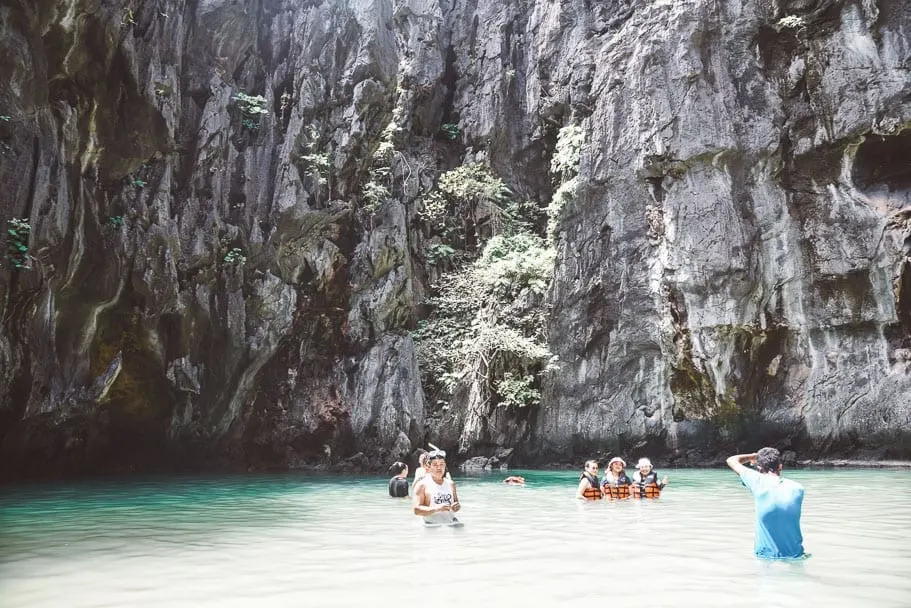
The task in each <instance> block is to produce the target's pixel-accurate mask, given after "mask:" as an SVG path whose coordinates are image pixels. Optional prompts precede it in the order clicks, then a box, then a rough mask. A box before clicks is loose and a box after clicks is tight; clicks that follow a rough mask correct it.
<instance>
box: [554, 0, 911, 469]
mask: <svg viewBox="0 0 911 608" xmlns="http://www.w3.org/2000/svg"><path fill="white" fill-rule="evenodd" d="M902 4H903V3H901V2H878V3H873V2H824V1H821V2H781V3H777V5H778V6H777V7H776V6H774V5H773V4H772V3H753V2H726V3H722V4H715V3H703V2H693V3H670V2H669V3H658V5H657V6H656V7H655V10H653V11H644V10H633V12H632V14H631V15H630V16H629V18H628V19H627V20H626V21H625V22H623V23H622V24H618V25H616V26H614V29H611V30H610V32H609V33H608V34H607V35H604V36H601V37H592V38H590V40H589V42H588V45H587V47H586V48H587V49H589V53H590V54H591V55H592V56H595V57H598V58H599V61H598V62H597V63H596V67H595V69H594V72H593V73H592V76H591V81H590V89H591V93H590V95H592V96H594V97H595V98H596V100H597V101H596V102H595V103H594V104H593V105H592V106H591V107H592V113H591V116H590V117H589V119H588V120H589V121H590V122H589V124H590V130H591V131H590V132H591V133H592V137H591V141H592V147H591V149H590V154H589V156H588V157H587V158H584V159H583V173H585V174H586V177H587V178H588V179H587V182H586V183H587V186H588V187H587V189H586V191H585V192H584V193H583V195H582V196H580V199H579V201H578V204H577V205H576V206H575V207H574V208H572V209H571V210H570V215H569V216H568V217H567V219H566V227H565V238H564V241H563V249H562V263H561V264H559V265H558V269H557V276H556V283H555V288H554V298H553V299H554V305H555V309H554V312H553V315H552V322H553V330H552V332H553V333H552V335H559V336H567V337H569V339H568V340H561V341H558V342H556V343H555V346H556V348H557V352H558V354H559V355H560V357H561V359H562V360H563V361H564V362H565V368H564V372H563V373H561V374H559V375H556V376H555V377H554V380H553V384H552V388H551V394H550V395H551V398H550V402H549V407H547V408H544V409H542V412H541V414H542V415H541V420H540V422H539V425H538V426H537V429H536V431H537V437H538V439H539V444H538V445H539V447H540V449H542V450H544V451H553V452H557V453H560V452H564V453H565V451H566V450H567V449H568V448H570V447H575V448H576V449H577V450H578V451H580V452H583V453H584V452H586V451H588V450H592V449H596V448H599V447H607V448H608V449H610V450H613V451H620V452H623V453H629V452H630V451H634V452H637V453H639V452H643V451H645V450H649V449H651V450H655V451H658V450H660V451H664V449H669V450H670V452H671V454H672V455H674V456H678V457H680V458H687V457H690V458H692V457H694V456H695V455H698V454H702V455H703V456H702V457H706V456H708V457H711V454H713V453H717V452H721V451H723V449H725V448H727V447H728V446H730V445H731V444H734V443H749V444H750V445H756V444H757V443H759V442H775V443H777V444H778V445H780V446H785V447H792V448H795V449H798V450H803V451H804V453H805V454H806V452H807V451H808V450H809V451H813V452H815V453H832V452H837V451H843V450H844V451H851V450H869V451H871V452H873V453H878V454H880V455H891V456H903V457H907V455H908V453H909V447H911V446H909V440H908V430H909V421H911V418H909V417H911V398H909V397H908V395H911V377H909V369H908V364H907V356H906V355H907V352H908V351H907V348H908V346H909V344H911V343H909V331H911V326H909V324H908V311H909V306H911V301H909V300H908V298H907V289H908V286H907V280H908V263H909V259H908V257H907V254H908V249H909V244H911V241H909V240H908V239H909V236H911V233H909V224H908V217H909V207H908V193H909V185H911V184H909V178H911V172H909V168H908V165H907V163H904V164H902V163H901V161H897V160H893V159H895V158H902V157H903V158H907V157H908V154H909V153H911V148H909V147H908V145H909V143H911V140H909V138H908V133H909V131H908V130H907V128H908V127H909V126H911V122H909V119H911V103H909V102H911V89H909V83H911V81H909V78H908V69H909V67H911V55H909V41H908V39H907V37H906V33H905V32H907V28H908V25H909V24H911V21H909V19H911V14H909V13H908V12H907V11H906V10H903V9H902ZM580 37H581V36H580ZM586 94H588V93H586ZM586 170H587V171H586ZM605 443H606V446H605Z"/></svg>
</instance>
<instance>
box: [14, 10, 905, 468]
mask: <svg viewBox="0 0 911 608" xmlns="http://www.w3.org/2000/svg"><path fill="white" fill-rule="evenodd" d="M135 4H136V5H135V6H133V5H131V4H129V3H127V6H126V7H125V6H124V3H122V2H113V1H108V0H69V1H63V0H60V1H58V2H54V1H52V0H43V1H39V2H25V1H24V0H20V1H14V2H8V3H6V4H4V5H3V6H2V7H0V15H2V34H3V35H2V42H0V44H2V47H3V48H2V52H3V54H4V56H5V57H7V58H9V60H7V61H4V62H2V63H0V83H2V84H0V115H2V116H4V117H8V119H4V120H2V121H0V144H2V146H0V184H2V186H3V188H4V190H5V192H6V194H7V196H5V197H3V198H2V199H0V219H3V220H7V219H10V218H26V219H27V220H28V222H29V224H30V226H31V234H30V237H29V240H28V248H29V254H30V256H31V266H32V268H31V269H30V270H14V269H13V268H12V266H11V265H10V264H8V263H4V265H3V268H2V272H0V289H2V300H0V313H2V322H3V325H2V333H0V430H2V431H3V432H2V435H3V439H2V441H3V443H2V453H3V458H4V460H5V461H6V462H8V463H11V466H10V467H6V470H7V471H15V473H17V474H22V475H28V474H33V473H34V474H37V473H40V472H43V471H48V470H58V471H59V470H64V471H97V470H110V469H123V468H130V467H133V468H137V469H139V468H143V469H150V468H153V467H156V466H161V465H163V464H166V465H167V466H177V465H182V466H213V465H223V466H230V467H238V466H244V467H256V468H261V467H286V466H301V465H306V464H315V463H333V462H339V461H340V460H346V459H347V461H348V462H349V463H353V466H364V465H365V464H369V463H373V464H380V463H382V464H388V461H389V460H390V459H393V458H399V457H403V456H406V455H407V454H409V453H410V452H411V451H412V449H413V448H414V447H417V446H418V445H421V444H423V443H424V442H425V440H426V439H428V438H429V439H430V440H431V441H434V440H436V441H437V442H438V443H442V444H444V447H448V448H452V447H455V446H461V447H462V452H463V453H464V454H465V455H466V456H470V455H472V454H474V453H482V454H484V455H487V456H490V455H492V454H494V452H495V450H494V449H493V448H494V446H498V445H499V446H505V447H515V448H516V452H515V454H516V456H515V457H516V458H518V459H524V460H526V461H534V460H542V459H544V460H554V459H570V458H577V457H582V455H585V457H588V455H589V454H593V453H599V452H610V451H623V452H624V453H625V454H628V453H629V452H631V451H635V452H637V453H636V455H639V454H638V452H639V451H643V450H649V451H651V452H652V455H661V454H663V455H666V456H669V457H672V458H679V459H681V460H684V461H686V460H689V461H697V460H705V459H706V458H708V459H711V458H712V457H714V456H715V455H716V454H717V453H719V452H721V451H724V450H726V449H729V448H733V447H735V445H736V444H745V443H747V442H750V445H752V444H753V443H755V442H759V441H762V442H775V443H777V444H778V445H780V446H781V447H787V448H790V449H794V450H797V451H798V452H802V451H808V450H809V451H812V452H814V453H818V454H827V453H841V452H844V453H851V452H864V451H870V452H871V453H874V454H879V455H883V456H893V457H907V456H909V455H911V443H909V431H911V398H909V397H908V395H909V394H911V375H909V365H911V361H909V359H911V258H909V254H911V211H909V207H911V169H909V168H908V164H907V162H906V159H907V158H908V157H909V155H911V135H909V134H911V84H909V82H911V80H909V69H911V41H909V39H908V38H907V32H908V31H911V14H909V13H908V11H907V10H905V7H904V3H903V2H901V1H900V0H892V1H888V0H884V1H881V2H872V1H866V0H865V1H860V0H858V1H855V2H848V1H826V0H817V1H812V0H802V1H792V2H777V3H769V2H759V3H754V2H747V1H743V2H738V1H736V0H735V1H732V2H725V3H714V2H711V3H710V2H703V1H693V2H687V3H679V2H669V1H668V2H651V1H648V2H647V1H645V0H638V1H637V0H629V1H627V0H615V1H605V2H570V1H568V0H565V1H562V2H542V1H539V2H531V1H520V0H516V1H513V2H498V3H474V2H461V1H455V2H436V1H433V0H407V1H406V0H397V1H394V2H389V1H384V0H370V1H368V0H349V1H348V2H335V1H332V2H328V1H326V2H318V1H313V2H300V1H294V2H292V1H290V0H262V1H255V0H204V1H199V2H186V1H183V0H163V1H161V2H157V3H135ZM239 93H244V94H248V95H251V96H256V95H262V97H263V101H262V102H253V104H252V105H246V106H245V105H244V103H243V102H242V101H239V100H238V99H237V96H238V94H239ZM263 111H265V112H266V113H263ZM444 122H449V123H458V126H459V133H458V139H457V141H449V140H448V138H446V137H442V136H440V125H441V123H444ZM571 122H572V123H575V124H580V125H582V127H583V129H584V131H585V132H586V134H587V145H586V147H585V148H584V152H583V157H582V167H581V175H580V183H581V187H580V190H579V193H578V197H577V199H576V200H575V202H573V203H572V204H571V205H569V206H568V207H567V208H566V209H564V212H563V215H562V218H561V222H560V225H559V233H558V235H559V239H558V261H557V265H556V270H555V276H554V281H553V287H552V292H551V295H550V300H551V306H552V308H551V312H550V341H551V348H552V350H553V351H554V352H555V353H556V354H557V355H558V356H559V360H560V361H559V364H560V369H559V370H558V371H556V372H552V373H550V375H548V376H547V377H546V378H545V386H546V391H545V393H544V399H543V403H542V405H541V406H540V408H539V409H538V410H537V411H534V412H519V413H517V414H516V413H510V412H508V411H504V410H502V409H495V408H494V409H491V408H490V407H488V406H487V405H486V403H487V402H486V401H485V400H483V399H475V400H472V397H471V394H472V391H471V390H466V391H463V393H464V394H463V393H460V394H463V397H462V398H463V399H464V400H465V401H466V403H453V404H451V408H450V410H449V412H450V413H449V414H447V415H446V416H444V417H443V418H441V417H440V416H439V415H436V414H435V415H434V417H433V419H428V420H425V417H426V416H427V414H428V412H425V404H424V398H423V393H422V389H421V386H420V379H419V378H420V377H419V374H418V370H417V360H416V357H415V353H414V346H413V344H412V340H411V337H410V336H409V334H408V330H409V329H410V328H411V327H413V324H414V322H415V320H416V319H417V318H418V317H419V316H420V315H421V314H422V312H421V311H422V307H421V302H422V300H423V298H424V296H425V295H426V293H427V289H428V283H429V279H430V277H432V276H433V275H432V272H431V271H430V270H428V269H427V268H426V265H425V264H424V262H423V259H422V251H423V249H424V238H425V234H424V232H423V231H422V229H421V226H420V223H419V222H418V221H417V219H416V212H415V209H416V208H417V207H418V201H419V200H420V198H421V196H422V194H424V193H426V192H427V191H428V190H429V188H431V187H432V185H433V183H434V180H435V178H436V176H437V175H439V173H440V172H441V171H442V170H443V169H445V168H450V167H452V166H454V165H455V164H458V163H460V162H472V161H486V162H488V163H489V164H490V166H491V167H492V168H493V169H494V171H495V172H496V173H497V174H498V175H500V176H501V177H502V178H503V179H504V180H505V181H506V182H507V183H508V184H509V186H510V188H511V189H512V190H513V192H514V193H515V194H516V196H521V197H525V198H529V199H533V200H540V201H543V202H545V203H546V201H547V200H548V198H549V197H550V196H551V194H552V188H553V185H552V183H551V181H550V178H549V176H548V167H549V165H550V155H551V154H552V153H553V150H554V145H555V141H556V133H557V131H558V129H559V128H560V127H561V126H563V125H564V124H568V123H571ZM390 125H391V126H392V127H393V128H392V129H389V126H390ZM384 145H385V146H386V147H385V148H384V147H383V146H384ZM390 145H391V146H392V148H391V149H392V152H391V158H390V160H389V163H388V164H389V167H388V169H389V171H390V175H391V177H390V178H388V181H387V182H386V186H388V189H389V196H387V197H384V198H383V200H382V201H380V202H381V204H378V205H370V204H369V197H368V196H367V195H366V194H365V193H366V192H367V190H366V185H367V184H368V183H370V182H371V181H374V179H379V178H375V176H376V175H379V174H378V173H376V172H375V169H376V163H377V161H376V159H377V158H378V155H379V154H380V153H381V152H380V151H381V150H384V149H385V150H387V151H388V150H389V146H390ZM383 179H387V178H383ZM374 207H375V208H376V210H375V212H374V211H373V209H374ZM118 353H121V360H120V361H121V365H120V369H119V373H118V375H117V379H116V380H115V381H114V382H113V384H111V385H110V387H109V390H105V391H103V396H101V395H102V392H98V391H94V392H93V391H92V390H89V387H93V386H95V385H97V384H98V383H97V381H96V378H99V377H101V378H107V379H108V380H109V379H110V378H109V371H110V370H111V369H114V368H115V367H116V366H114V367H112V361H116V358H117V356H118ZM105 386H107V384H105ZM744 447H748V446H746V445H745V446H744ZM359 454H360V456H358V455H359ZM352 457H353V458H352Z"/></svg>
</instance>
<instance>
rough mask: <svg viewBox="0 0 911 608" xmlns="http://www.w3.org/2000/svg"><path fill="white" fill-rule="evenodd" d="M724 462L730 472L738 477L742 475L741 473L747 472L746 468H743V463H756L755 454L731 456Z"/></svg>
mask: <svg viewBox="0 0 911 608" xmlns="http://www.w3.org/2000/svg"><path fill="white" fill-rule="evenodd" d="M726 462H727V465H728V466H729V467H731V470H732V471H734V472H735V473H737V474H738V475H743V472H744V471H746V470H747V468H746V467H745V466H744V463H747V462H756V453H755V452H754V453H752V454H737V455H736V456H731V457H730V458H728V459H727V461H726Z"/></svg>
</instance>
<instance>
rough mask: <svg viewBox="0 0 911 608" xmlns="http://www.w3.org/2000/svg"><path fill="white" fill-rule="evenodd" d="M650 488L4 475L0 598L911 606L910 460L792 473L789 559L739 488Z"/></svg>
mask: <svg viewBox="0 0 911 608" xmlns="http://www.w3.org/2000/svg"><path fill="white" fill-rule="evenodd" d="M661 473H662V474H663V473H667V474H668V475H669V476H670V482H671V483H670V485H669V486H668V488H667V489H666V490H665V492H664V493H663V494H662V497H661V498H660V499H659V500H657V501H635V502H630V501H626V502H612V503H607V502H601V503H581V502H579V501H576V500H574V499H573V498H572V496H573V493H574V490H575V485H576V480H577V479H578V475H577V474H576V473H570V472H534V471H527V472H518V471H512V472H510V474H522V475H524V476H525V477H526V479H527V480H528V485H527V486H526V487H512V486H506V485H504V484H502V483H500V481H501V480H502V478H503V477H504V476H505V475H492V476H487V477H467V478H460V477H458V476H457V477H456V481H457V483H458V487H459V497H460V499H461V502H462V505H463V509H462V513H461V514H460V518H461V519H462V521H464V522H465V524H466V525H465V527H464V528H461V529H451V528H439V529H424V528H423V527H422V526H421V524H420V522H419V518H418V517H416V516H414V515H412V513H411V510H410V508H409V503H408V502H407V501H403V500H401V499H399V500H396V499H392V498H389V497H388V496H387V495H386V480H385V479H378V478H360V477H312V476H302V475H296V474H282V475H269V476H235V477H192V478H162V479H146V480H121V481H105V482H94V483H89V482H80V483H73V484H48V485H28V486H13V487H7V488H3V489H0V598H2V600H0V605H2V606H3V607H4V608H16V607H36V606H42V607H43V606H49V607H50V606H53V607H58V606H61V607H63V606H65V607H72V608H76V607H83V606H93V607H100V606H117V607H123V606H156V607H172V606H218V607H229V606H363V605H369V606H374V605H376V606H386V605H397V606H398V605H408V604H410V605H414V606H417V605H428V604H430V605H436V604H440V603H445V604H452V605H455V604H465V603H466V602H467V603H468V604H465V605H472V604H473V605H477V606H527V605H529V603H531V602H534V605H536V606H537V605H541V606H557V605H560V606H564V605H570V604H571V603H577V602H579V601H580V600H583V601H584V600H588V601H597V602H600V603H604V605H612V604H614V603H617V602H619V603H620V604H621V605H624V606H700V607H705V606H725V607H727V606H743V607H753V606H756V607H760V606H761V607H766V606H776V607H790V606H795V607H796V606H809V605H820V606H828V607H840V606H844V607H858V606H876V607H892V606H894V607H907V606H911V545H909V541H911V487H909V484H908V482H909V481H911V473H909V472H908V471H904V470H852V471H845V470H816V471H788V472H786V475H788V476H790V477H792V478H794V479H796V480H798V481H800V482H801V483H802V484H803V485H804V487H805V488H806V498H805V502H804V517H803V532H804V545H805V547H806V549H807V551H809V552H810V553H811V554H812V557H811V558H809V559H807V560H804V561H801V562H797V563H780V562H763V561H760V560H757V559H756V558H754V557H753V556H752V547H753V525H754V522H753V512H752V499H751V497H750V496H749V493H748V492H747V491H746V489H745V488H743V487H742V486H740V483H739V481H738V479H737V478H736V476H735V475H734V474H733V473H731V472H729V471H726V470H725V471H721V470H669V471H661Z"/></svg>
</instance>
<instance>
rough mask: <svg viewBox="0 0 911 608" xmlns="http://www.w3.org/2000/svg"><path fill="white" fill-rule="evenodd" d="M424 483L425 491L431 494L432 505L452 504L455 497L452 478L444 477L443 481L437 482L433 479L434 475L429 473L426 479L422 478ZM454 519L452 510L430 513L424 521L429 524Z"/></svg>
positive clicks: (445, 522) (443, 522)
mask: <svg viewBox="0 0 911 608" xmlns="http://www.w3.org/2000/svg"><path fill="white" fill-rule="evenodd" d="M421 482H422V483H423V484H424V488H425V491H426V492H427V494H428V496H430V506H431V507H434V508H435V507H440V506H442V505H449V506H452V503H453V502H454V499H453V497H452V495H453V492H452V480H451V479H447V478H446V477H444V478H443V483H439V484H438V483H437V482H435V481H434V480H433V477H431V476H430V475H427V476H426V477H424V479H422V480H421ZM453 519H454V515H453V513H452V511H447V512H443V513H434V514H433V515H428V516H426V517H425V518H424V521H425V522H427V523H428V524H448V523H451V522H452V520H453Z"/></svg>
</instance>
